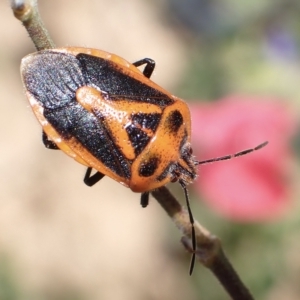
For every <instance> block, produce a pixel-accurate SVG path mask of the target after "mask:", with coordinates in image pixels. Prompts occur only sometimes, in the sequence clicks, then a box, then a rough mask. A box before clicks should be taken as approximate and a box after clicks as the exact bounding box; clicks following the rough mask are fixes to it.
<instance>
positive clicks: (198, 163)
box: [196, 142, 268, 165]
mask: <svg viewBox="0 0 300 300" xmlns="http://www.w3.org/2000/svg"><path fill="white" fill-rule="evenodd" d="M267 144H268V142H264V143H262V144H259V145H258V146H256V147H254V148H250V149H246V150H243V151H240V152H237V153H235V154H229V155H224V156H220V157H215V158H211V159H207V160H202V161H197V162H196V165H204V164H209V163H212V162H216V161H221V160H229V159H232V158H235V157H238V156H243V155H246V154H248V153H251V152H254V151H256V150H259V149H261V148H263V147H265V146H266V145H267Z"/></svg>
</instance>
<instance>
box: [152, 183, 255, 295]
mask: <svg viewBox="0 0 300 300" xmlns="http://www.w3.org/2000/svg"><path fill="white" fill-rule="evenodd" d="M152 195H153V196H154V198H155V199H156V200H157V201H158V202H159V203H160V205H161V206H162V207H163V208H164V210H165V211H166V212H167V214H168V215H169V216H170V217H171V219H172V220H173V222H174V223H175V225H176V226H177V227H178V228H179V230H180V231H181V233H182V234H183V237H182V239H181V241H182V243H183V245H184V246H185V248H186V249H187V250H188V251H189V252H191V253H192V252H193V250H192V241H191V233H192V230H191V224H190V221H189V220H190V219H189V214H188V212H187V210H186V209H185V208H184V207H182V205H180V204H179V202H178V201H177V199H176V198H175V197H174V196H173V195H172V194H171V193H170V191H169V190H168V189H167V188H166V187H161V188H159V189H157V190H155V191H153V192H152ZM194 226H195V233H196V241H197V248H196V249H197V250H196V258H197V259H198V261H200V262H201V263H202V264H203V265H204V266H205V267H207V268H209V269H210V270H211V271H212V272H213V273H214V275H215V276H216V277H217V278H218V280H219V281H220V283H221V284H222V286H223V287H224V288H225V290H226V291H227V292H228V294H229V295H230V296H231V298H232V299H234V300H253V299H254V298H253V297H252V295H251V294H250V292H249V290H248V289H247V288H246V287H245V285H244V284H243V282H242V281H241V279H240V278H239V276H238V274H237V272H236V271H235V270H234V268H233V267H232V265H231V264H230V262H229V260H228V259H227V257H226V255H225V254H224V251H223V250H222V246H221V242H220V240H219V239H218V238H216V237H215V236H213V235H212V234H211V233H210V232H209V231H208V230H207V229H206V228H204V227H203V226H201V225H200V224H199V223H198V222H197V221H195V224H194Z"/></svg>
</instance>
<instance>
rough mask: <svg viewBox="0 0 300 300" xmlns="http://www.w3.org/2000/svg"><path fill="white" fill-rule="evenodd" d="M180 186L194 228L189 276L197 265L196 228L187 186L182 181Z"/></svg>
mask: <svg viewBox="0 0 300 300" xmlns="http://www.w3.org/2000/svg"><path fill="white" fill-rule="evenodd" d="M179 184H180V185H181V187H182V189H183V191H184V196H185V201H186V206H187V209H188V214H189V218H190V223H191V227H192V234H191V236H192V249H193V254H192V258H191V263H190V271H189V274H190V275H192V273H193V270H194V265H195V258H196V233H195V226H194V223H195V222H194V217H193V214H192V210H191V207H190V200H189V194H188V191H187V188H186V185H185V183H184V182H183V181H182V180H179Z"/></svg>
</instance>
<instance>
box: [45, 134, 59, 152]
mask: <svg viewBox="0 0 300 300" xmlns="http://www.w3.org/2000/svg"><path fill="white" fill-rule="evenodd" d="M42 140H43V143H44V145H45V147H46V148H48V149H51V150H59V148H58V147H57V145H56V144H55V143H53V142H52V141H51V140H49V139H48V136H47V134H46V133H45V132H44V131H43V133H42Z"/></svg>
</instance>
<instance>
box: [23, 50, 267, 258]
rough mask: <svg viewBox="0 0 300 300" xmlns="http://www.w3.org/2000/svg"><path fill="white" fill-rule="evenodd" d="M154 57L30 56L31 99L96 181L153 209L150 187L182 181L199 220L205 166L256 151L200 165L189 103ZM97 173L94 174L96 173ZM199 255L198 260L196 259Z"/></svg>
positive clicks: (88, 178) (88, 179)
mask: <svg viewBox="0 0 300 300" xmlns="http://www.w3.org/2000/svg"><path fill="white" fill-rule="evenodd" d="M143 65H144V66H145V67H144V69H143V71H140V70H139V69H138V67H140V66H143ZM154 68H155V62H154V61H153V60H152V59H149V58H145V59H142V60H139V61H137V62H135V63H133V64H131V63H129V62H127V61H126V60H124V59H123V58H121V57H119V56H117V55H114V54H110V53H107V52H104V51H101V50H95V49H89V48H76V47H70V48H58V49H49V50H43V51H39V52H36V53H33V54H30V55H28V56H26V57H25V58H23V60H22V64H21V75H22V80H23V84H24V87H25V91H26V95H27V98H28V99H29V102H30V105H31V107H32V110H33V112H34V114H35V115H36V117H37V119H38V121H39V122H40V124H41V125H42V128H43V136H42V137H43V142H44V144H45V146H46V147H47V148H49V149H60V150H62V151H63V152H65V153H66V154H67V155H69V156H71V157H72V158H74V159H75V160H76V161H77V162H79V163H81V164H83V165H85V166H86V167H87V171H86V174H85V177H84V182H85V183H86V184H87V185H88V186H92V185H94V184H95V183H97V182H98V181H99V180H101V179H102V178H103V177H104V176H105V175H106V176H109V177H111V178H112V179H114V180H116V181H117V182H119V183H121V184H122V185H124V186H126V187H128V188H130V189H131V190H132V191H133V192H139V193H141V205H142V206H143V207H146V206H147V205H148V202H149V192H150V191H152V190H154V189H157V188H159V187H161V186H164V185H166V184H167V183H169V182H176V181H177V182H179V184H180V185H181V187H182V188H183V190H184V193H185V198H186V202H187V206H188V210H189V214H190V220H191V224H192V230H193V231H192V235H193V248H194V250H195V247H196V243H195V232H194V226H193V223H194V220H193V217H192V213H191V210H190V207H189V201H188V194H187V189H186V186H187V185H188V184H190V183H192V182H193V181H194V180H195V178H196V174H197V171H196V168H197V166H198V165H199V164H204V163H209V162H213V161H218V160H226V159H230V158H232V157H236V156H241V155H244V154H247V153H249V152H252V151H254V150H258V149H260V148H262V147H263V146H264V145H265V144H266V143H263V144H261V145H259V146H257V147H256V148H252V149H247V150H245V151H242V152H239V153H236V154H233V155H227V156H223V157H219V158H214V159H211V160H206V161H202V162H199V161H197V160H196V158H195V157H194V156H193V154H192V147H191V120H190V112H189V109H188V106H187V104H186V103H185V102H184V101H183V100H181V99H179V98H177V97H175V96H173V95H172V94H170V93H169V92H168V91H166V90H164V89H163V88H161V87H160V86H158V85H157V84H155V83H154V82H153V81H151V80H150V77H151V74H152V73H153V70H154ZM93 169H95V170H96V173H94V174H93V175H92V170H93ZM193 260H194V258H193Z"/></svg>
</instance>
